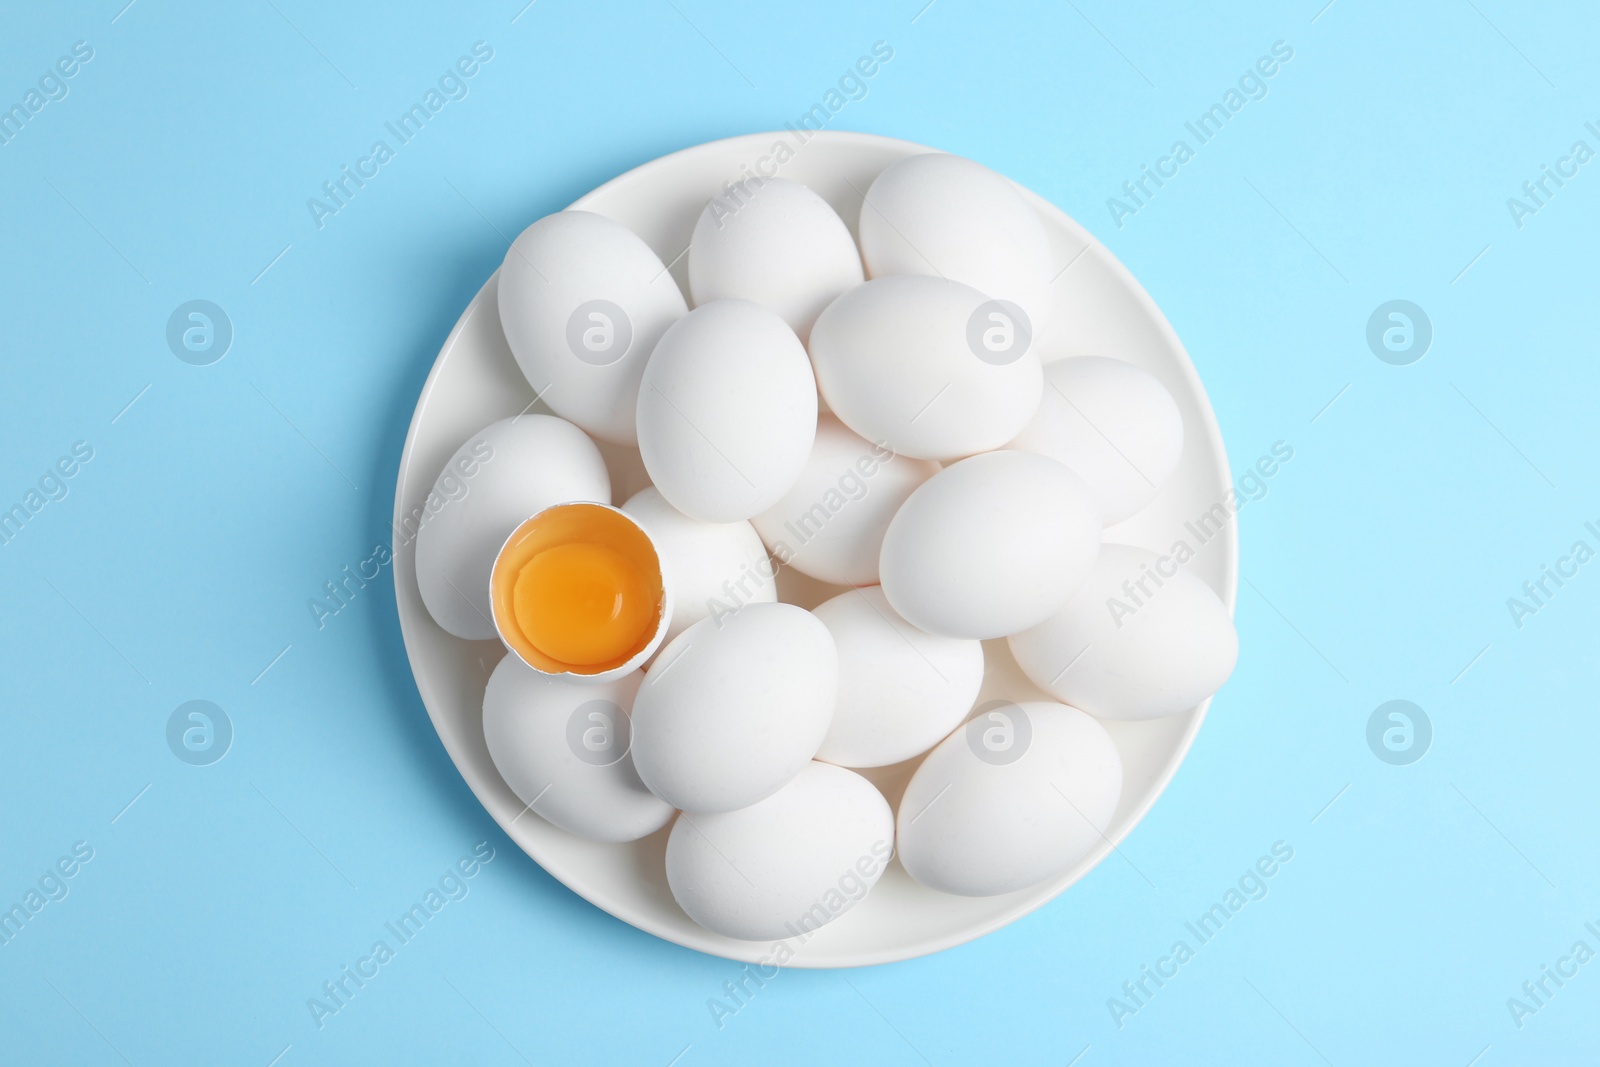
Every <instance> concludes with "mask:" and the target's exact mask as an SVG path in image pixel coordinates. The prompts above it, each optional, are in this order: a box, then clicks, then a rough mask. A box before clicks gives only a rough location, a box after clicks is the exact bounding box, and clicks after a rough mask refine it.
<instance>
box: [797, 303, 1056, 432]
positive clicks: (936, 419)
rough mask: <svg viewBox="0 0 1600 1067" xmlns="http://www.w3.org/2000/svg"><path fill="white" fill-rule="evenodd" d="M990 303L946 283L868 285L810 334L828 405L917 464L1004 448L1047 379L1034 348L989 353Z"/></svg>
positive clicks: (835, 306) (1021, 344)
mask: <svg viewBox="0 0 1600 1067" xmlns="http://www.w3.org/2000/svg"><path fill="white" fill-rule="evenodd" d="M988 304H989V298H988V297H986V296H985V295H984V294H983V293H981V292H979V291H978V290H976V289H974V288H972V287H971V286H967V285H963V284H961V283H960V282H953V281H948V280H946V279H944V278H928V277H921V276H916V275H896V276H894V277H889V278H879V279H876V280H875V281H870V282H865V283H863V284H861V285H858V286H856V287H855V288H854V289H851V290H850V291H849V292H847V293H845V294H844V295H843V296H841V297H839V299H837V300H835V301H834V302H833V303H831V304H829V305H828V306H827V308H826V309H825V310H824V311H823V312H822V314H821V315H820V316H819V317H818V318H817V323H816V325H815V326H813V327H812V329H811V361H812V363H813V364H814V365H815V367H816V372H817V385H818V387H819V388H820V389H821V391H822V396H823V399H824V400H826V401H827V402H828V408H829V409H830V410H831V411H833V413H834V414H836V415H838V416H839V419H840V420H841V421H842V422H843V423H844V424H845V425H846V426H848V427H850V429H852V430H854V431H855V432H856V433H858V434H860V435H861V436H862V437H864V438H866V439H867V440H868V441H873V442H881V443H882V444H884V445H885V446H887V447H888V448H889V449H891V450H893V451H894V452H897V453H899V454H901V455H905V456H913V457H916V458H918V459H938V460H949V459H958V458H960V457H961V456H969V455H972V454H974V453H977V452H985V451H988V450H989V449H993V448H999V447H1000V446H1002V445H1004V444H1005V443H1006V442H1007V441H1009V440H1011V439H1012V438H1013V437H1015V436H1016V435H1017V434H1018V433H1020V432H1021V431H1022V428H1023V427H1024V426H1026V425H1027V424H1028V420H1029V419H1031V418H1033V414H1034V412H1035V411H1036V410H1038V407H1039V398H1040V396H1041V390H1042V389H1043V388H1044V372H1043V370H1042V368H1041V365H1040V363H1039V356H1038V354H1037V353H1036V352H1035V351H1034V349H1033V346H1032V345H1031V343H1028V341H1027V339H1026V338H1025V337H1022V336H1020V335H1019V336H1014V337H1013V338H1012V341H1013V342H1014V344H1013V346H1012V347H1009V348H1003V349H1002V350H1000V351H996V350H994V349H992V348H991V347H990V346H989V344H988V342H987V341H986V340H985V338H986V337H987V336H989V335H988V333H987V331H988V330H989V329H990V327H989V325H988V320H987V314H986V311H985V308H986V306H987V305H988Z"/></svg>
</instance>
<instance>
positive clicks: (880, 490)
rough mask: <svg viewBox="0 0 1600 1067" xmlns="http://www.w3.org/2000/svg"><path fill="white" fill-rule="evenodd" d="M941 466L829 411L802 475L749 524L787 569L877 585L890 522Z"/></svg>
mask: <svg viewBox="0 0 1600 1067" xmlns="http://www.w3.org/2000/svg"><path fill="white" fill-rule="evenodd" d="M938 471H939V464H937V463H935V462H933V461H932V460H925V459H911V458H910V457H908V456H897V455H895V454H894V453H893V452H892V451H890V450H889V449H888V448H887V447H885V446H882V445H874V444H873V443H872V442H870V441H868V440H866V439H865V438H863V437H860V436H858V435H857V434H854V433H852V432H851V431H850V430H849V429H847V428H846V427H845V425H844V423H842V422H840V421H839V420H838V419H837V418H836V417H834V416H832V415H824V416H822V417H821V418H820V419H818V420H817V439H816V443H815V444H813V445H812V446H811V455H810V457H809V458H808V459H807V460H806V465H805V468H804V469H803V470H802V471H801V472H800V477H799V478H798V479H797V480H796V481H795V483H794V485H793V486H792V487H790V489H789V491H788V492H787V493H785V494H784V495H783V499H782V500H780V501H778V502H777V503H776V504H774V505H773V506H772V507H770V508H768V509H767V510H766V511H763V512H762V513H761V514H759V515H757V516H755V517H754V518H753V519H751V520H750V522H751V524H752V525H753V526H755V528H756V532H757V533H759V534H760V535H761V539H762V540H763V541H764V542H766V544H767V547H768V548H770V549H772V553H773V555H774V556H776V557H777V559H778V562H779V563H781V564H783V565H784V566H788V567H793V568H794V569H795V570H797V571H799V572H800V573H802V574H809V575H811V577H813V578H818V579H821V580H822V581H824V582H832V583H833V584H835V585H870V584H873V583H875V582H877V580H878V553H879V550H880V549H881V548H882V547H883V534H884V531H885V530H887V529H888V528H889V520H890V519H892V518H894V513H895V512H896V511H898V510H899V509H900V505H901V504H903V503H905V500H906V497H908V496H910V495H911V491H912V490H913V489H915V488H916V487H917V486H919V485H921V484H922V483H923V482H925V481H927V480H928V479H929V478H931V477H933V476H934V475H935V474H937V473H938Z"/></svg>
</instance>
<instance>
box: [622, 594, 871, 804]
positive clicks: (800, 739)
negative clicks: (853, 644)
mask: <svg viewBox="0 0 1600 1067" xmlns="http://www.w3.org/2000/svg"><path fill="white" fill-rule="evenodd" d="M838 690H839V657H838V652H837V651H836V649H835V648H834V644H833V636H832V635H831V634H830V633H829V632H828V628H827V627H826V626H824V625H822V622H821V620H819V619H818V618H817V617H816V616H815V615H813V614H811V612H809V611H806V610H805V609H804V608H799V607H795V606H794V605H793V604H746V605H745V606H744V607H741V608H739V609H738V610H737V611H734V612H731V613H720V612H719V613H717V614H713V615H711V616H710V617H708V618H704V619H701V620H700V621H699V622H697V623H695V624H694V625H693V626H691V627H689V628H688V629H687V630H685V631H684V632H683V633H681V634H679V635H678V637H677V638H676V639H675V640H674V641H673V642H672V643H671V644H669V645H667V647H666V648H664V649H663V650H662V651H661V654H660V655H659V656H657V657H656V661H655V663H653V664H651V666H650V669H649V670H648V671H647V672H646V673H645V682H644V685H643V686H642V687H640V689H639V696H638V698H637V699H636V700H635V701H634V706H633V761H634V766H636V767H637V768H638V769H639V777H640V778H642V779H643V780H644V783H645V785H646V786H648V787H649V789H650V791H651V792H652V793H654V794H656V796H658V797H660V798H661V799H663V800H665V801H666V802H667V803H669V804H671V805H672V806H673V807H675V808H682V809H683V810H685V811H693V812H714V811H732V810H734V809H735V808H743V807H747V806H748V805H751V804H754V803H755V802H756V801H758V800H761V799H762V798H763V797H769V796H771V795H772V794H773V793H775V792H777V791H778V790H779V789H780V788H782V786H783V784H784V783H785V782H787V781H788V780H789V779H791V778H793V777H794V776H795V775H796V774H798V773H799V771H800V768H802V767H804V766H805V765H806V764H807V763H809V762H810V761H811V757H812V756H814V755H816V752H817V747H818V746H819V745H821V744H822V739H823V737H825V736H826V735H827V732H828V723H829V722H830V721H832V719H833V705H834V700H835V698H836V696H837V694H838Z"/></svg>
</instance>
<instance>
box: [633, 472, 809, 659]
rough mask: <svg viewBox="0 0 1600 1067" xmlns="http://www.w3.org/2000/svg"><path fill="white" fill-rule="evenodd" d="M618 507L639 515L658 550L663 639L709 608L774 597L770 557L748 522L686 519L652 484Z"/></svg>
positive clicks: (775, 586)
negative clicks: (664, 593) (667, 608)
mask: <svg viewBox="0 0 1600 1067" xmlns="http://www.w3.org/2000/svg"><path fill="white" fill-rule="evenodd" d="M622 510H623V511H626V512H627V513H628V514H629V515H632V516H633V517H634V518H635V519H637V520H639V524H640V525H641V526H643V527H644V528H645V530H646V531H647V532H648V533H649V534H650V539H651V540H652V541H654V542H655V545H656V548H657V550H658V551H660V553H661V556H662V570H663V572H664V573H665V575H666V577H667V581H668V583H669V584H670V585H671V587H672V621H671V623H670V624H669V625H668V627H667V637H666V639H667V640H668V641H671V640H672V639H673V638H674V637H677V636H678V635H679V634H681V633H683V631H685V630H687V629H688V628H689V627H690V626H692V625H693V624H694V623H697V622H699V621H700V620H701V619H703V618H705V617H706V616H707V615H710V614H711V612H712V610H713V609H714V608H719V607H720V608H721V609H722V610H725V611H726V610H732V609H733V608H735V607H737V606H738V605H740V604H770V603H772V602H773V601H775V600H777V599H778V591H777V583H776V582H775V581H774V580H773V575H774V569H773V563H772V560H771V559H769V558H768V557H767V550H766V548H765V547H764V546H763V545H762V543H761V538H760V537H759V536H757V534H756V531H755V529H754V528H753V527H752V526H751V525H750V524H749V523H748V522H701V521H700V520H699V519H691V518H689V516H687V515H685V514H684V513H683V512H681V511H679V510H678V509H677V508H675V507H673V506H672V505H671V504H669V503H667V501H666V498H665V497H663V496H662V495H661V492H660V490H658V489H654V488H650V489H644V490H641V491H639V492H637V493H635V494H634V495H633V496H631V497H629V498H628V501H627V503H625V504H623V505H622Z"/></svg>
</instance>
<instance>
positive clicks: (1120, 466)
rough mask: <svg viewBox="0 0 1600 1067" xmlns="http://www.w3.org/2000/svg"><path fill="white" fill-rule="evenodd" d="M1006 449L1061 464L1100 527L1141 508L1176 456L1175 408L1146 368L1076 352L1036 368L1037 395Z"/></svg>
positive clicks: (1178, 417) (1179, 441)
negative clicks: (1040, 376) (1040, 395)
mask: <svg viewBox="0 0 1600 1067" xmlns="http://www.w3.org/2000/svg"><path fill="white" fill-rule="evenodd" d="M1011 447H1012V448H1019V449H1022V450H1023V451H1026V452H1037V453H1039V454H1040V455H1042V456H1049V457H1050V458H1051V459H1053V460H1056V461H1058V462H1060V463H1063V464H1065V465H1066V466H1067V467H1069V468H1071V470H1072V471H1073V473H1075V474H1077V475H1078V477H1080V478H1082V479H1083V480H1084V482H1085V483H1087V484H1088V486H1089V489H1090V491H1091V492H1093V493H1094V496H1095V500H1097V501H1098V502H1099V504H1100V517H1101V518H1102V519H1103V520H1104V521H1105V524H1106V525H1107V526H1110V525H1111V524H1113V523H1118V522H1121V521H1122V520H1123V519H1126V518H1127V517H1128V516H1130V515H1132V514H1133V513H1134V512H1136V511H1138V510H1139V509H1141V508H1143V507H1144V506H1145V505H1146V504H1148V503H1150V501H1151V500H1153V499H1155V495H1156V493H1158V492H1159V491H1160V490H1161V487H1162V486H1163V485H1165V484H1166V482H1167V479H1168V478H1169V477H1171V475H1172V472H1173V470H1174V469H1176V468H1177V466H1178V459H1179V457H1181V456H1182V455H1183V415H1182V413H1181V412H1179V411H1178V405H1177V402H1176V401H1174V400H1173V399H1172V394H1171V393H1169V392H1167V390H1166V387H1165V386H1163V385H1162V384H1161V383H1160V382H1159V381H1157V380H1156V377H1155V376H1154V375H1153V374H1150V373H1149V372H1148V371H1145V370H1141V369H1140V368H1138V367H1135V366H1134V365H1133V364H1132V363H1125V362H1123V361H1122V360H1120V359H1106V358H1104V357H1102V356H1078V357H1074V358H1071V359H1061V360H1056V361H1055V362H1053V363H1046V364H1045V367H1044V399H1043V400H1041V401H1040V403H1039V410H1038V412H1037V413H1036V414H1035V415H1034V416H1033V421H1032V422H1030V423H1029V424H1028V426H1027V428H1026V429H1024V430H1023V431H1022V433H1020V434H1018V435H1017V439H1016V440H1015V441H1013V442H1011Z"/></svg>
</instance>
